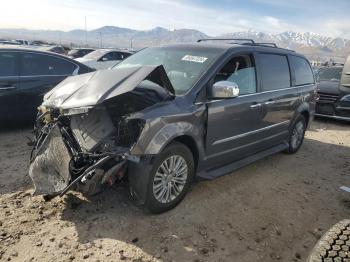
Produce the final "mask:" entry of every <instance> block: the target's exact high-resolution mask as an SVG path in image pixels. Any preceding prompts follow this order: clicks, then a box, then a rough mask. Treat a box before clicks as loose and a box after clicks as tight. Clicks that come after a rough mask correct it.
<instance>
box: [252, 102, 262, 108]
mask: <svg viewBox="0 0 350 262" xmlns="http://www.w3.org/2000/svg"><path fill="white" fill-rule="evenodd" d="M260 107H261V104H260V103H257V104H252V105H251V106H250V108H251V109H255V108H260Z"/></svg>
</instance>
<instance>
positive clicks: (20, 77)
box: [0, 47, 93, 122]
mask: <svg viewBox="0 0 350 262" xmlns="http://www.w3.org/2000/svg"><path fill="white" fill-rule="evenodd" d="M92 71H93V69H91V68H89V67H87V66H85V65H83V64H81V63H79V62H77V61H74V60H72V59H70V58H68V57H65V56H62V55H58V54H55V53H51V52H44V51H38V50H31V49H28V48H20V47H16V48H9V47H0V119H5V120H13V121H14V122H15V121H17V120H18V119H27V120H28V121H29V120H30V119H31V120H32V121H33V119H34V118H35V115H36V113H37V107H38V106H39V105H40V104H41V103H42V100H43V96H44V94H45V93H47V92H48V91H50V89H52V88H53V87H54V86H56V85H57V84H58V83H59V82H61V81H62V80H63V79H65V78H66V77H67V76H71V75H78V74H84V73H88V72H92Z"/></svg>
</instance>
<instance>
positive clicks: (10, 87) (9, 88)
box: [0, 86, 16, 91]
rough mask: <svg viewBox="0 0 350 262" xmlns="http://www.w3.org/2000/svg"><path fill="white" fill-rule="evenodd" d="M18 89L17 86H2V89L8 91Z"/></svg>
mask: <svg viewBox="0 0 350 262" xmlns="http://www.w3.org/2000/svg"><path fill="white" fill-rule="evenodd" d="M13 89H16V87H15V86H4V87H0V91H7V90H13Z"/></svg>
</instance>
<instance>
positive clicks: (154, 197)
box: [145, 142, 195, 213]
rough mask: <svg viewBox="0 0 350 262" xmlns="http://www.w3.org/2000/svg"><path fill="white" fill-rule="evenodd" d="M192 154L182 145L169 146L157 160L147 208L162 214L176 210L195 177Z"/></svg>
mask: <svg viewBox="0 0 350 262" xmlns="http://www.w3.org/2000/svg"><path fill="white" fill-rule="evenodd" d="M194 169H195V168H194V160H193V155H192V152H191V151H190V150H189V149H188V147H186V146H185V145H184V144H182V143H178V142H174V143H171V144H170V145H169V146H167V147H166V148H165V149H164V150H163V151H162V152H161V153H160V154H159V155H158V156H157V158H156V160H155V162H154V166H153V168H152V171H151V175H150V179H149V181H148V188H147V197H146V203H145V206H146V208H147V209H148V210H149V211H150V212H152V213H162V212H165V211H167V210H170V209H172V208H174V207H175V206H176V205H177V204H179V203H180V202H181V200H182V199H183V198H184V197H185V195H186V193H187V192H188V190H189V189H190V186H191V184H192V181H193V176H194Z"/></svg>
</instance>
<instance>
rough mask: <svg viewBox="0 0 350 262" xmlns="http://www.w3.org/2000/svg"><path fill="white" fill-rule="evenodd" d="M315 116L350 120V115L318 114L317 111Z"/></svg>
mask: <svg viewBox="0 0 350 262" xmlns="http://www.w3.org/2000/svg"><path fill="white" fill-rule="evenodd" d="M315 116H318V117H325V118H331V119H336V120H342V121H350V116H349V117H344V116H337V115H323V114H317V113H316V114H315Z"/></svg>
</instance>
